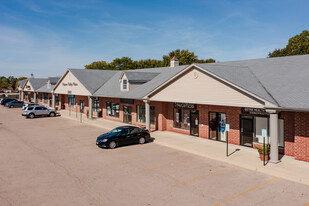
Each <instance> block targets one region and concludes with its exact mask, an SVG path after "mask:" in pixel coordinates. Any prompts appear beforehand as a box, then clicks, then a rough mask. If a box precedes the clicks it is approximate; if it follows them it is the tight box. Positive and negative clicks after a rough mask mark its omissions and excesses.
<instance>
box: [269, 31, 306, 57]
mask: <svg viewBox="0 0 309 206" xmlns="http://www.w3.org/2000/svg"><path fill="white" fill-rule="evenodd" d="M302 54H309V31H308V30H304V31H303V32H302V33H300V34H298V35H295V36H293V37H292V38H290V39H289V42H288V44H287V45H286V47H285V48H283V49H275V50H274V51H273V52H270V53H269V54H268V57H281V56H291V55H302Z"/></svg>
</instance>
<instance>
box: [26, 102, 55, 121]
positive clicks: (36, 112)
mask: <svg viewBox="0 0 309 206" xmlns="http://www.w3.org/2000/svg"><path fill="white" fill-rule="evenodd" d="M21 115H22V116H26V117H27V118H31V119H32V118H34V117H35V116H50V117H54V116H56V112H55V109H54V108H47V107H43V106H40V105H35V106H28V107H26V109H25V110H23V111H22V113H21Z"/></svg>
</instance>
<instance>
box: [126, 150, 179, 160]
mask: <svg viewBox="0 0 309 206" xmlns="http://www.w3.org/2000/svg"><path fill="white" fill-rule="evenodd" d="M176 151H177V150H176V149H169V150H165V151H163V152H156V153H152V154H148V155H143V156H136V157H132V158H129V159H124V160H121V161H120V162H128V161H130V160H135V159H141V158H144V157H151V156H156V155H161V154H166V153H171V152H176Z"/></svg>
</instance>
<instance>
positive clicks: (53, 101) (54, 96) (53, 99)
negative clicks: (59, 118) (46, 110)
mask: <svg viewBox="0 0 309 206" xmlns="http://www.w3.org/2000/svg"><path fill="white" fill-rule="evenodd" d="M51 106H52V108H54V109H55V106H56V95H55V94H54V93H52V105H51Z"/></svg>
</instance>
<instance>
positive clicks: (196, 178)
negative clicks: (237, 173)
mask: <svg viewBox="0 0 309 206" xmlns="http://www.w3.org/2000/svg"><path fill="white" fill-rule="evenodd" d="M234 167H236V166H235V165H232V166H230V167H226V168H224V169H221V170H217V171H215V172H211V173H208V174H206V175H202V176H199V177H195V178H193V179H190V180H186V181H184V182H180V183H177V184H174V185H171V187H176V186H179V185H183V184H186V183H188V182H193V181H195V180H198V179H201V178H204V177H207V176H210V175H213V174H216V173H219V172H223V171H225V170H229V169H232V168H234Z"/></svg>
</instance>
